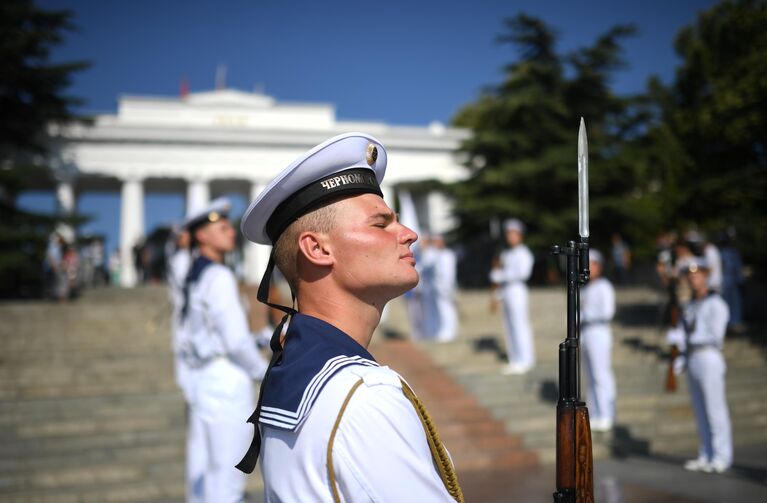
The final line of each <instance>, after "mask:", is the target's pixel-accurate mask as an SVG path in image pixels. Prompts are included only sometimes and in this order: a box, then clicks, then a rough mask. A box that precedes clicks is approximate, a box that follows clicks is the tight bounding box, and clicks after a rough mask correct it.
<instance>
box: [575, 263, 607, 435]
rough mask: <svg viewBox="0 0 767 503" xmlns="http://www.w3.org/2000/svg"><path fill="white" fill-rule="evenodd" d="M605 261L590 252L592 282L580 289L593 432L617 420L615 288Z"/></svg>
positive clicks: (583, 345) (588, 404)
mask: <svg viewBox="0 0 767 503" xmlns="http://www.w3.org/2000/svg"><path fill="white" fill-rule="evenodd" d="M603 267H604V258H603V256H602V254H601V253H600V252H599V251H597V250H595V249H591V250H589V270H590V272H591V279H590V280H589V282H588V283H587V284H586V286H584V287H583V288H581V348H583V359H584V362H585V364H586V365H585V367H586V375H587V376H588V383H589V392H588V396H587V399H586V405H587V406H588V408H589V416H590V418H591V429H592V431H608V430H610V429H612V427H613V423H614V421H615V376H614V375H613V369H612V348H613V334H612V330H611V329H610V322H611V321H612V319H613V316H615V289H613V286H612V284H611V283H610V282H609V281H608V280H607V278H605V277H604V276H602V271H603Z"/></svg>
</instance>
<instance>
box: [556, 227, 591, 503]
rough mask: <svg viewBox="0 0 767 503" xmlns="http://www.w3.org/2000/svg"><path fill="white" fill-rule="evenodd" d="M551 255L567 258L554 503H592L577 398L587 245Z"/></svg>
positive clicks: (586, 437)
mask: <svg viewBox="0 0 767 503" xmlns="http://www.w3.org/2000/svg"><path fill="white" fill-rule="evenodd" d="M553 252H554V253H555V254H559V253H562V254H564V255H565V256H566V258H567V338H566V339H565V340H564V341H563V342H562V343H561V344H560V345H559V400H558V401H557V474H556V484H557V490H556V492H555V493H554V502H555V503H565V502H567V503H593V502H594V461H593V457H592V447H591V425H590V423H589V411H588V409H587V408H586V404H584V403H583V402H582V401H581V397H580V286H581V285H584V284H586V282H587V281H588V279H589V266H588V264H589V258H588V257H589V244H588V239H586V238H581V240H580V242H579V243H575V242H574V241H570V242H569V243H568V244H567V246H566V247H564V249H562V248H560V247H559V246H555V247H554V250H553Z"/></svg>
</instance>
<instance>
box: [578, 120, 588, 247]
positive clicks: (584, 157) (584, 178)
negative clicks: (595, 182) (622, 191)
mask: <svg viewBox="0 0 767 503" xmlns="http://www.w3.org/2000/svg"><path fill="white" fill-rule="evenodd" d="M578 234H579V235H580V236H581V237H582V238H588V237H589V142H588V140H587V139H586V122H585V121H584V120H583V117H581V125H580V127H579V128H578Z"/></svg>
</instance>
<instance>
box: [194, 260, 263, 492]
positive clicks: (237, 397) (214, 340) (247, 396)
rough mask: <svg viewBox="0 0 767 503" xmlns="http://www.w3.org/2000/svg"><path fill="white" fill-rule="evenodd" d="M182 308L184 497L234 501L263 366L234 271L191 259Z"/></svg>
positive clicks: (241, 481) (242, 486)
mask: <svg viewBox="0 0 767 503" xmlns="http://www.w3.org/2000/svg"><path fill="white" fill-rule="evenodd" d="M186 288H187V290H188V303H187V307H186V313H185V316H184V317H183V325H182V331H181V333H182V336H183V340H182V341H181V343H180V346H181V353H182V355H183V358H184V361H185V362H186V364H187V365H188V366H189V367H190V368H191V369H192V372H191V379H190V386H189V395H190V417H189V431H188V437H187V471H188V473H187V476H188V480H187V483H188V487H187V500H188V501H195V502H196V501H201V502H203V501H204V502H207V503H213V502H215V503H229V502H236V501H241V500H242V498H243V496H244V493H245V474H243V473H242V472H240V471H239V470H237V469H236V468H235V465H236V464H237V462H238V461H239V460H240V458H241V457H242V455H243V454H244V453H245V451H246V450H247V444H248V442H249V440H250V437H251V432H252V429H251V427H250V426H249V425H248V424H246V423H245V420H246V419H247V417H248V415H249V414H250V412H251V411H252V410H253V407H254V403H253V385H252V382H253V379H261V378H262V376H263V374H264V372H265V370H266V366H267V364H266V362H265V361H264V359H263V357H262V356H261V355H260V353H258V351H257V349H256V345H255V342H254V340H253V339H252V337H251V336H250V332H249V330H248V326H247V321H246V318H245V312H244V311H243V309H242V307H241V305H240V303H239V295H238V290H237V283H236V280H235V278H234V274H233V273H232V272H231V271H230V270H229V269H228V268H227V267H226V266H223V265H221V264H217V263H213V262H211V261H210V260H208V259H206V258H205V257H198V258H197V259H195V261H194V263H193V264H192V267H191V270H190V272H189V276H188V277H187V287H186Z"/></svg>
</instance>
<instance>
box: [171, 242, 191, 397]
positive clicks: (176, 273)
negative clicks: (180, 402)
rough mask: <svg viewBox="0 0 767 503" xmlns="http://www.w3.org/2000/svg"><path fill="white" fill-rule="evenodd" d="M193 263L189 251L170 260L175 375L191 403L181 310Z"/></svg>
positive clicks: (177, 382)
mask: <svg viewBox="0 0 767 503" xmlns="http://www.w3.org/2000/svg"><path fill="white" fill-rule="evenodd" d="M191 263H192V255H191V253H190V252H189V250H185V249H179V250H177V251H176V252H175V253H174V254H173V255H172V256H171V257H170V259H169V260H168V274H167V277H168V297H169V299H170V303H171V306H172V312H171V319H170V327H171V347H172V348H173V355H174V359H173V362H174V366H173V370H174V375H175V377H176V384H177V385H178V387H179V388H180V389H181V391H182V392H183V393H184V398H186V401H187V402H189V390H188V387H189V386H188V381H189V373H190V369H189V367H188V365H187V364H186V362H185V361H184V359H183V358H182V357H181V340H182V335H181V333H180V330H181V309H182V308H183V307H184V283H185V282H186V275H187V273H188V272H189V266H190V265H191Z"/></svg>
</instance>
